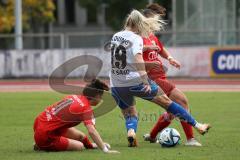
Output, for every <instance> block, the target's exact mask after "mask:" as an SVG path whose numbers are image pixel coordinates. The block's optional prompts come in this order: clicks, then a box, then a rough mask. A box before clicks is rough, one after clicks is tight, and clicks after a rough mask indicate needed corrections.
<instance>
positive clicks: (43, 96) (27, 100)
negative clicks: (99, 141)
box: [0, 92, 240, 160]
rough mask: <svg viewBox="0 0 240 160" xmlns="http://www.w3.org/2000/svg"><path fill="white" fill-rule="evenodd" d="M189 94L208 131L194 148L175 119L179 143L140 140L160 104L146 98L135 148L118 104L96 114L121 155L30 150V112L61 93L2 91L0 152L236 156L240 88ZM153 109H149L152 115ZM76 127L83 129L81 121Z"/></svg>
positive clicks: (47, 157)
mask: <svg viewBox="0 0 240 160" xmlns="http://www.w3.org/2000/svg"><path fill="white" fill-rule="evenodd" d="M187 96H188V97H189V101H190V104H191V110H192V114H193V115H194V116H195V117H196V118H197V119H198V120H201V121H204V122H210V123H211V124H212V126H213V128H212V129H211V130H210V133H209V134H207V135H205V136H200V135H198V134H197V133H196V137H197V139H199V140H200V141H201V142H202V144H203V147H201V148H193V147H186V146H184V145H183V143H184V141H185V136H184V134H183V132H182V129H181V127H180V125H179V122H177V121H176V120H175V121H174V122H173V123H172V125H171V127H174V128H177V129H178V130H179V131H180V133H181V135H182V144H181V145H179V146H177V147H175V148H168V149H166V148H161V147H160V145H158V144H149V143H146V142H144V141H143V139H142V135H143V134H144V133H146V132H148V131H149V129H150V128H151V126H152V125H153V124H154V121H155V116H157V115H159V114H160V113H161V112H162V111H163V110H162V109H159V107H157V106H156V105H153V104H151V103H148V102H146V101H142V100H138V103H137V105H138V110H139V112H140V123H139V129H138V140H139V143H140V146H139V147H138V148H128V147H126V144H127V142H126V133H125V127H124V121H123V120H122V118H121V114H120V112H119V109H118V108H116V109H114V111H112V112H110V113H108V114H106V115H104V116H102V117H99V118H97V129H98V130H99V132H100V133H101V135H102V137H103V139H104V140H105V141H107V142H109V143H110V144H111V145H112V147H113V149H116V150H119V151H120V152H121V154H119V155H107V154H104V153H103V152H101V151H99V150H88V151H83V152H81V153H79V152H62V153H56V152H55V153H46V152H34V151H33V150H32V144H33V138H32V134H33V131H32V124H33V120H34V117H35V116H36V115H37V114H38V113H39V112H40V111H42V110H43V109H44V106H46V105H49V104H51V103H52V102H55V101H56V100H58V99H59V98H61V97H62V95H60V94H56V93H51V92H43V93H0V129H1V131H0V158H1V159H2V160H4V159H13V160H17V159H24V160H26V159H29V160H30V159H34V160H38V159H39V160H53V159H56V160H61V159H62V160H66V159H67V160H70V159H73V160H76V159H87V160H90V159H137V160H139V159H161V160H166V159H177V160H181V159H182V160H186V159H199V160H203V159H217V160H228V159H229V160H230V159H231V160H232V159H240V158H239V157H240V134H239V133H240V128H239V126H240V125H239V124H240V119H239V113H240V108H239V107H240V93H192V92H188V93H187ZM151 114H152V115H151ZM78 128H80V129H83V130H84V131H85V129H84V127H83V126H82V125H80V126H79V127H78Z"/></svg>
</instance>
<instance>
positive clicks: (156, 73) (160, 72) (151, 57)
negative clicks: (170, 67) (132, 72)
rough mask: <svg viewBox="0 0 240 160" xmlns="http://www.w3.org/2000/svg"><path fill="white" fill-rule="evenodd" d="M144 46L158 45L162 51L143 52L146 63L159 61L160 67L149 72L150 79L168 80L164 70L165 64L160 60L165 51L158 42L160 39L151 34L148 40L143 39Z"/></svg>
mask: <svg viewBox="0 0 240 160" xmlns="http://www.w3.org/2000/svg"><path fill="white" fill-rule="evenodd" d="M143 44H144V46H145V45H156V46H158V47H159V48H160V51H155V50H150V49H148V50H145V51H144V52H143V60H144V61H146V62H154V61H157V62H158V63H159V67H157V68H153V69H150V70H147V73H148V77H149V78H151V79H153V80H154V79H156V78H162V79H166V74H165V71H164V68H163V64H162V61H161V59H160V58H159V54H161V52H162V51H163V45H162V44H161V42H160V41H159V40H158V38H157V37H156V36H155V35H153V34H151V35H150V36H149V37H148V38H143Z"/></svg>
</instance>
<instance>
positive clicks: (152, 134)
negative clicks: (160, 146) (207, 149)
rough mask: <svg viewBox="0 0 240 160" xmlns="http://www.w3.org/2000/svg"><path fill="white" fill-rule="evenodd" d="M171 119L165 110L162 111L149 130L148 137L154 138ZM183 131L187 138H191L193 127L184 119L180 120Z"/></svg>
mask: <svg viewBox="0 0 240 160" xmlns="http://www.w3.org/2000/svg"><path fill="white" fill-rule="evenodd" d="M171 121H172V118H171V115H170V114H169V113H167V112H165V113H163V114H162V115H161V116H160V117H159V118H158V121H157V123H156V124H155V125H154V127H153V128H152V130H151V132H150V137H151V138H152V139H155V138H156V136H157V135H158V133H159V132H161V131H162V130H163V129H164V128H166V127H168V126H169V125H170V123H171ZM181 124H182V127H183V130H184V133H185V135H186V137H187V139H191V138H193V137H194V136H193V129H192V126H191V125H190V124H188V123H187V122H185V121H181Z"/></svg>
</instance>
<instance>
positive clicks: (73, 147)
mask: <svg viewBox="0 0 240 160" xmlns="http://www.w3.org/2000/svg"><path fill="white" fill-rule="evenodd" d="M83 149H84V145H83V144H82V143H81V142H75V141H69V144H68V148H67V150H68V151H81V150H83Z"/></svg>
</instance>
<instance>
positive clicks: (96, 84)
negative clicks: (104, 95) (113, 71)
mask: <svg viewBox="0 0 240 160" xmlns="http://www.w3.org/2000/svg"><path fill="white" fill-rule="evenodd" d="M90 86H92V87H93V88H96V89H100V90H105V91H109V87H108V85H107V84H105V83H104V82H102V81H100V80H99V79H93V80H92V82H91V84H90Z"/></svg>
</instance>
